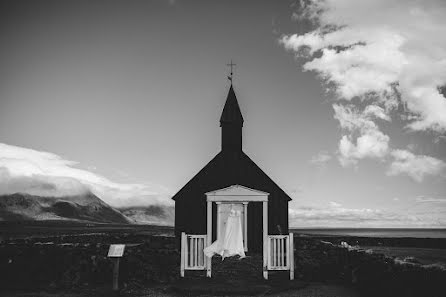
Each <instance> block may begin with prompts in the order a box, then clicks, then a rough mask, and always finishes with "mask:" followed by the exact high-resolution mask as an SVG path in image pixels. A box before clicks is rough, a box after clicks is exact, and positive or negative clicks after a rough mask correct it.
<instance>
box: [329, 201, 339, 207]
mask: <svg viewBox="0 0 446 297" xmlns="http://www.w3.org/2000/svg"><path fill="white" fill-rule="evenodd" d="M329 205H330V206H331V207H341V206H342V205H341V204H340V203H337V202H335V201H330V203H329Z"/></svg>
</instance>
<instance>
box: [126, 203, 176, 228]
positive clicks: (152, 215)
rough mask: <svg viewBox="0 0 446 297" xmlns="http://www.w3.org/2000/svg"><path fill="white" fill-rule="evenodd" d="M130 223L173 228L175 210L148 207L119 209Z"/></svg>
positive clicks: (157, 206)
mask: <svg viewBox="0 0 446 297" xmlns="http://www.w3.org/2000/svg"><path fill="white" fill-rule="evenodd" d="M119 210H120V211H121V212H122V213H123V214H124V215H125V216H126V217H128V218H129V219H130V220H131V221H132V223H135V224H149V225H163V226H173V223H174V220H175V208H174V207H173V206H163V205H150V206H137V207H127V208H120V209H119Z"/></svg>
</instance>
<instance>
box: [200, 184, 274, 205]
mask: <svg viewBox="0 0 446 297" xmlns="http://www.w3.org/2000/svg"><path fill="white" fill-rule="evenodd" d="M268 195H269V193H267V192H263V191H259V190H254V189H251V188H248V187H244V186H241V185H232V186H230V187H227V188H223V189H218V190H215V191H211V192H207V193H206V196H207V197H208V200H209V201H266V200H267V199H268Z"/></svg>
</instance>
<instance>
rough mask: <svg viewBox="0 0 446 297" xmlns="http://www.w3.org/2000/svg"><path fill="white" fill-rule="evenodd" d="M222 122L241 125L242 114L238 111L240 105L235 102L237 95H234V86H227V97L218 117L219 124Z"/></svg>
mask: <svg viewBox="0 0 446 297" xmlns="http://www.w3.org/2000/svg"><path fill="white" fill-rule="evenodd" d="M223 123H228V124H229V123H231V124H234V123H236V124H241V125H242V126H243V116H242V112H241V111H240V106H239V105H238V102H237V97H236V96H235V92H234V88H233V87H232V84H231V87H230V88H229V92H228V97H227V98H226V103H225V107H224V108H223V112H222V113H221V117H220V125H221V124H223Z"/></svg>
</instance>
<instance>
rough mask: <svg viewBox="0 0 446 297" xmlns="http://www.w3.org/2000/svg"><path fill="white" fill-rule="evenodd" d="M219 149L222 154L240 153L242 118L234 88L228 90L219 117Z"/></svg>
mask: <svg viewBox="0 0 446 297" xmlns="http://www.w3.org/2000/svg"><path fill="white" fill-rule="evenodd" d="M220 127H221V149H222V151H224V152H239V151H242V127H243V116H242V112H241V111H240V106H239V105H238V102H237V97H236V96H235V92H234V88H233V87H232V83H231V87H230V88H229V92H228V97H227V98H226V103H225V106H224V108H223V112H222V114H221V117H220Z"/></svg>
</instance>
